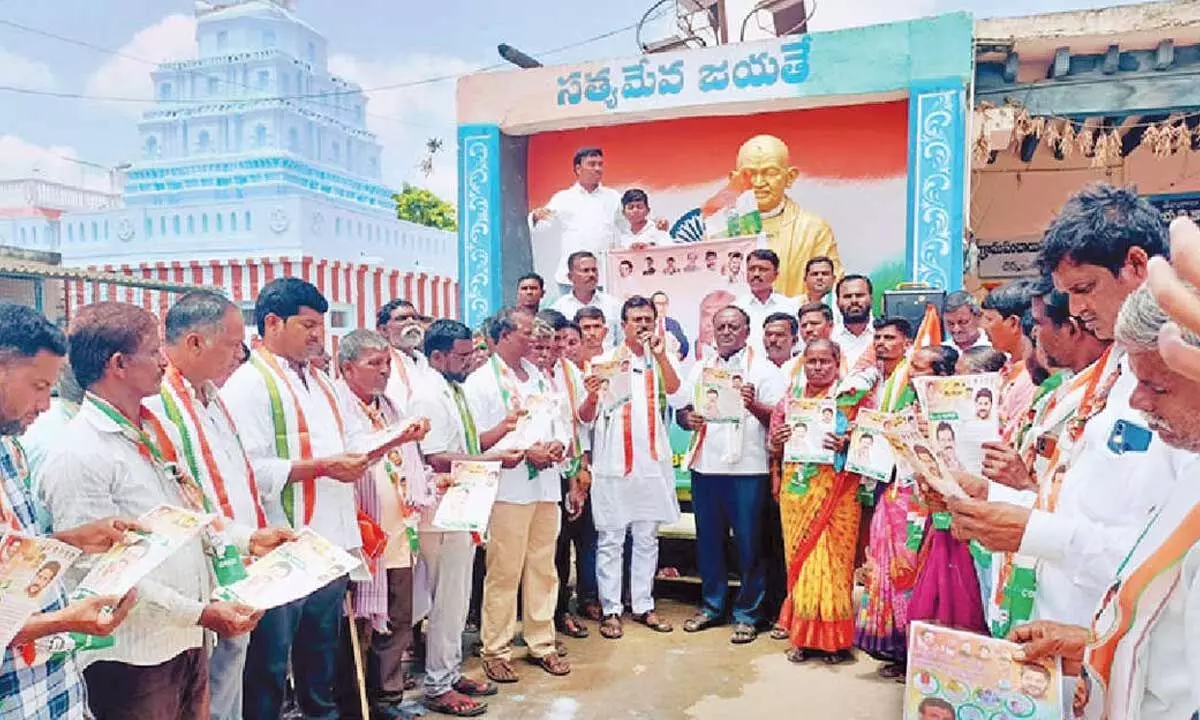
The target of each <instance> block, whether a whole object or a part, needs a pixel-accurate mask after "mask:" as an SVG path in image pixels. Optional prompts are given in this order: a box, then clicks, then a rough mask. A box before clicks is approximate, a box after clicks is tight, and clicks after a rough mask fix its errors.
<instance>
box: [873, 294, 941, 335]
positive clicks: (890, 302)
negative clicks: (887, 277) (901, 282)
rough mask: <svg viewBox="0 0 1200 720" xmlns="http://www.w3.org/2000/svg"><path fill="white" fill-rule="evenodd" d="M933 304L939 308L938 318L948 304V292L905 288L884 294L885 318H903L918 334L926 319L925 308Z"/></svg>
mask: <svg viewBox="0 0 1200 720" xmlns="http://www.w3.org/2000/svg"><path fill="white" fill-rule="evenodd" d="M929 304H932V305H933V306H934V307H935V308H937V311H938V316H939V317H940V316H941V314H942V309H943V307H944V306H945V304H946V291H945V290H936V289H934V288H911V289H909V288H904V289H900V290H885V291H884V293H883V315H884V317H902V318H904V319H905V320H907V321H908V322H909V323H910V324H911V325H912V328H913V331H914V332H916V329H917V328H919V327H921V321H922V320H924V319H925V306H926V305H929Z"/></svg>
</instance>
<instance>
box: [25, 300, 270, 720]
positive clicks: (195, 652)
mask: <svg viewBox="0 0 1200 720" xmlns="http://www.w3.org/2000/svg"><path fill="white" fill-rule="evenodd" d="M69 343H70V348H71V350H70V359H71V367H72V369H73V370H74V372H75V377H76V378H77V379H78V380H79V384H80V385H81V386H83V387H84V388H85V389H86V390H87V396H86V398H85V400H84V403H83V405H82V406H81V407H80V409H79V413H78V414H77V415H76V416H75V417H74V418H73V419H72V420H71V422H70V423H68V425H67V428H66V430H65V431H64V433H63V435H62V436H61V437H60V444H59V445H58V446H56V447H55V448H54V449H53V450H52V451H51V452H50V453H49V454H48V455H47V457H46V459H45V462H43V464H42V465H41V468H40V470H39V475H40V486H41V490H42V493H43V496H44V497H45V499H46V505H47V508H48V509H49V511H50V515H51V517H52V518H53V522H54V523H55V524H57V525H60V526H62V527H74V526H77V525H80V524H83V523H87V522H92V521H95V520H98V519H101V518H105V517H112V516H115V515H122V516H127V517H138V516H141V515H142V514H144V513H146V512H149V511H150V510H152V509H154V508H155V507H157V506H159V505H174V506H177V507H182V508H186V509H189V510H192V511H195V512H204V511H205V508H203V507H196V506H195V504H194V502H193V501H192V500H190V499H189V498H191V497H194V496H193V495H192V493H193V492H194V490H193V488H194V487H195V486H194V483H195V482H196V481H195V480H194V479H192V478H191V477H190V476H187V475H185V474H183V473H181V472H180V470H179V469H178V468H177V467H176V466H174V465H173V464H172V463H171V462H169V460H168V457H169V455H168V452H169V451H168V450H167V449H166V447H165V446H164V445H163V444H162V443H161V441H159V440H158V439H157V438H158V437H160V436H161V434H160V433H159V432H157V429H156V427H155V426H156V423H157V421H156V420H155V419H154V418H153V416H151V415H150V413H149V411H148V410H147V409H146V408H145V407H144V406H143V405H142V401H143V399H145V398H147V397H150V396H153V395H157V394H158V393H159V391H160V389H161V387H162V380H163V372H164V370H165V369H166V367H167V362H166V358H165V357H164V354H163V348H162V340H161V339H160V335H159V322H158V318H156V317H154V315H152V314H151V313H150V312H148V311H146V310H143V309H142V308H139V307H136V306H133V305H127V304H125V303H115V302H107V303H97V304H94V305H88V306H86V307H84V308H82V309H81V310H80V312H79V314H78V315H77V316H76V317H75V319H74V321H73V323H72V326H71V334H70V337H69ZM209 542H210V540H208V539H205V540H202V539H201V538H200V537H196V538H194V539H192V540H190V541H189V542H188V543H187V544H185V545H184V546H183V547H182V548H180V549H179V550H178V551H176V552H175V553H174V554H172V555H171V557H170V558H168V559H167V560H166V561H165V562H164V563H163V564H162V565H160V566H159V567H158V568H157V569H155V570H154V571H152V572H151V573H150V574H149V575H148V576H146V578H145V579H143V580H142V581H141V582H139V583H138V594H139V595H140V599H141V601H142V602H141V603H139V604H138V606H137V607H136V608H134V610H133V612H132V613H131V614H130V616H129V618H127V620H126V622H125V623H124V624H122V626H121V627H120V628H119V629H118V630H117V632H116V633H115V634H114V637H115V640H116V642H115V644H114V645H113V646H112V647H110V648H106V649H98V650H94V651H90V652H89V653H88V660H89V662H90V664H89V665H88V667H87V669H86V670H85V671H84V678H85V680H86V681H87V685H88V695H89V700H88V702H89V705H90V706H91V710H92V712H93V713H94V714H95V715H96V716H97V717H100V718H106V719H107V718H129V719H130V720H133V719H134V718H178V719H181V720H182V719H183V718H194V719H195V720H201V718H203V719H205V720H207V718H208V717H209V678H208V658H207V657H206V653H205V649H204V645H205V640H204V630H205V629H208V630H212V631H213V632H215V633H217V634H218V635H220V636H237V635H244V634H245V633H247V632H249V631H250V630H251V629H253V628H254V626H255V624H256V623H257V622H258V620H259V617H260V616H261V613H260V612H258V611H257V610H255V609H254V608H252V607H249V606H246V605H243V604H241V603H233V602H209V598H210V597H211V595H212V590H213V588H212V585H211V582H210V578H209V560H208V554H207V553H209V552H212V551H213V550H214V549H215V548H213V547H212V546H211V545H209V547H207V548H206V547H205V545H206V544H208V543H209ZM94 560H95V558H91V560H90V561H88V560H85V561H83V562H82V563H77V564H76V566H75V568H74V575H76V578H77V579H82V576H83V574H86V571H87V570H88V569H89V565H90V564H91V563H92V562H94ZM131 688H137V692H131V691H130V689H131Z"/></svg>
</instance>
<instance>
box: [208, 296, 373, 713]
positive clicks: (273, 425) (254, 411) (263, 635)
mask: <svg viewBox="0 0 1200 720" xmlns="http://www.w3.org/2000/svg"><path fill="white" fill-rule="evenodd" d="M328 310H329V303H328V302H327V301H326V300H325V297H324V296H323V295H321V292H320V291H319V290H317V288H316V287H315V286H314V285H312V284H311V283H308V282H305V281H304V280H301V279H300V278H295V277H285V278H280V279H277V280H274V281H272V282H271V283H269V284H268V285H267V286H266V287H264V288H263V290H262V292H261V293H259V296H258V299H257V301H256V302H255V305H254V315H255V319H256V321H257V324H258V333H259V336H260V337H262V346H261V347H259V348H258V349H256V350H255V351H254V353H253V356H252V357H251V358H250V361H249V362H247V363H246V364H245V365H242V366H241V367H240V368H238V369H237V371H235V372H234V374H233V377H231V378H230V379H229V381H228V382H227V383H226V384H225V386H224V387H223V388H222V389H221V398H222V400H224V401H225V404H226V405H227V406H228V407H229V412H230V414H231V415H232V416H233V420H234V424H235V425H236V426H237V429H238V431H239V433H240V434H241V437H242V444H243V445H244V447H245V448H246V454H247V455H249V457H250V462H251V466H252V467H253V470H254V476H255V478H256V480H257V481H258V489H259V492H260V493H261V495H262V500H263V509H264V510H265V512H266V516H267V521H268V522H270V523H271V524H273V525H290V526H291V527H294V528H301V527H308V528H311V529H312V530H313V531H314V532H316V533H318V534H320V535H321V536H323V537H325V538H326V539H327V540H329V541H330V542H332V543H333V544H335V545H337V546H339V547H341V548H343V549H345V550H347V551H350V552H358V549H359V548H360V547H361V546H362V538H361V537H360V535H359V530H358V521H357V516H356V510H355V501H354V483H355V482H357V481H358V479H359V478H361V477H362V475H363V473H364V472H366V470H367V468H368V466H369V465H370V459H369V458H368V457H367V456H366V455H363V454H358V453H349V452H347V443H346V438H345V432H346V430H345V412H344V411H343V409H342V408H341V406H340V404H339V403H338V401H337V398H336V396H335V394H334V389H333V383H332V382H330V380H329V379H328V378H327V377H325V375H324V374H323V373H321V372H319V371H318V372H314V371H313V370H312V368H311V367H310V366H309V364H308V362H309V360H310V359H311V358H313V357H316V356H317V354H318V353H320V352H322V351H323V350H324V341H325V317H324V315H325V313H326V312H327V311H328ZM347 584H348V579H347V578H346V577H345V576H343V577H340V578H337V579H335V580H333V581H332V582H330V583H329V584H328V585H326V586H325V587H323V588H321V589H320V590H317V591H316V592H314V593H312V594H311V595H309V596H308V597H306V598H302V599H300V600H297V601H295V602H292V603H289V604H287V605H284V606H282V607H278V608H274V609H272V610H269V611H267V613H266V615H265V616H264V617H263V619H262V622H261V623H260V624H259V626H258V629H257V630H256V631H255V632H254V633H253V634H252V635H251V637H250V649H249V651H248V653H247V656H246V674H245V700H244V712H245V717H246V719H247V720H278V718H279V712H280V709H281V706H282V704H283V693H284V686H285V683H286V680H287V676H288V658H289V656H290V657H291V668H292V673H293V676H294V678H295V685H296V695H297V700H298V702H299V704H300V708H301V710H303V712H304V714H305V715H306V716H308V717H315V718H336V717H337V705H336V703H335V701H334V697H333V692H332V688H333V684H334V678H335V675H336V658H337V647H338V633H339V627H340V625H341V621H342V600H343V598H344V597H345V595H346V587H347ZM293 646H295V647H296V648H297V652H295V653H292V648H293Z"/></svg>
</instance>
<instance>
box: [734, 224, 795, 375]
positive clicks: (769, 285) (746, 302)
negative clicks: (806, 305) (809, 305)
mask: <svg viewBox="0 0 1200 720" xmlns="http://www.w3.org/2000/svg"><path fill="white" fill-rule="evenodd" d="M777 277H779V256H778V255H776V254H775V252H774V251H773V250H767V249H765V248H760V249H758V250H753V251H751V252H750V254H749V255H747V256H746V282H747V284H748V285H749V286H750V291H749V292H747V293H745V294H743V295H739V296H738V298H737V299H736V300H734V301H733V304H734V305H736V306H738V307H740V308H741V309H742V310H744V311H745V312H746V315H747V317H749V318H750V339H749V341H748V343H749V347H752V348H754V350H755V351H756V352H759V353H762V352H764V349H763V344H762V339H763V323H764V322H765V321H766V319H767V316H768V315H770V314H772V313H777V312H783V313H788V314H789V315H795V314H796V311H797V310H798V309H799V308H800V303H799V302H797V301H796V300H795V299H794V298H789V297H785V296H783V295H781V294H780V293H778V292H776V291H775V279H776V278H777Z"/></svg>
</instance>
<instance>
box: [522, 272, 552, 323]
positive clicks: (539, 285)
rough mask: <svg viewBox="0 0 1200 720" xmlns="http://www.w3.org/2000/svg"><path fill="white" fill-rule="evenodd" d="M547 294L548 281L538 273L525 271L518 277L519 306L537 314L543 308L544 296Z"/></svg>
mask: <svg viewBox="0 0 1200 720" xmlns="http://www.w3.org/2000/svg"><path fill="white" fill-rule="evenodd" d="M545 296H546V283H545V281H544V280H542V276H541V275H538V274H537V273H525V274H524V275H522V276H521V277H519V278H517V307H518V308H520V309H521V310H524V311H525V312H527V313H529V314H531V315H536V314H537V312H538V311H539V310H541V309H542V298H544V297H545Z"/></svg>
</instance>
